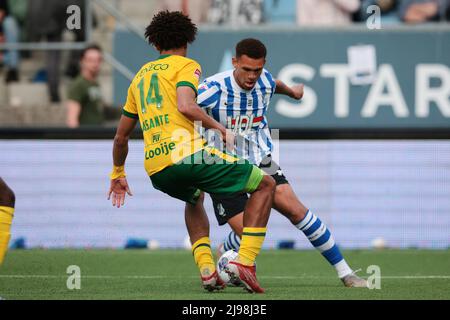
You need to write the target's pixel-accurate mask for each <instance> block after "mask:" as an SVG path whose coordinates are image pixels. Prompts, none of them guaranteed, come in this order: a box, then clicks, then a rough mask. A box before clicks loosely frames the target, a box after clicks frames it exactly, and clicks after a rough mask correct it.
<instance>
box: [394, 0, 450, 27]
mask: <svg viewBox="0 0 450 320" xmlns="http://www.w3.org/2000/svg"><path fill="white" fill-rule="evenodd" d="M449 6H450V1H449V0H400V7H399V12H398V14H399V16H400V19H402V20H403V21H405V22H406V23H423V22H433V21H440V20H442V21H443V20H446V16H447V13H448V9H449Z"/></svg>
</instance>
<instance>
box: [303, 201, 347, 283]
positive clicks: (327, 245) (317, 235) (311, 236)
mask: <svg viewBox="0 0 450 320" xmlns="http://www.w3.org/2000/svg"><path fill="white" fill-rule="evenodd" d="M295 226H296V227H297V228H298V229H299V230H300V231H302V232H303V233H304V234H305V236H306V237H307V238H308V240H309V241H310V242H311V244H312V245H313V246H314V248H316V249H317V250H319V252H320V253H321V254H322V255H323V256H324V258H325V259H327V261H328V262H329V263H330V264H331V265H332V266H334V267H335V269H336V271H337V273H338V276H339V277H340V278H342V277H343V276H346V275H347V274H349V273H351V272H352V269H351V268H350V267H349V266H348V265H347V263H346V262H345V260H344V257H343V256H342V254H341V251H340V250H339V248H338V246H337V245H336V243H335V242H334V238H333V236H332V235H331V232H330V230H328V228H327V226H326V225H325V224H324V223H323V222H322V221H321V220H320V219H319V218H318V217H317V216H316V215H315V214H314V213H312V212H311V211H310V210H308V212H307V213H306V216H305V217H304V218H303V220H302V221H300V222H299V223H298V224H296V225H295Z"/></svg>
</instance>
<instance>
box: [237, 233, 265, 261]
mask: <svg viewBox="0 0 450 320" xmlns="http://www.w3.org/2000/svg"><path fill="white" fill-rule="evenodd" d="M266 231H267V228H244V229H243V230H242V240H241V246H240V248H239V252H238V253H239V262H240V263H242V264H243V265H246V266H253V265H254V264H255V260H256V256H257V255H258V254H259V251H261V247H262V244H263V242H264V238H265V237H266Z"/></svg>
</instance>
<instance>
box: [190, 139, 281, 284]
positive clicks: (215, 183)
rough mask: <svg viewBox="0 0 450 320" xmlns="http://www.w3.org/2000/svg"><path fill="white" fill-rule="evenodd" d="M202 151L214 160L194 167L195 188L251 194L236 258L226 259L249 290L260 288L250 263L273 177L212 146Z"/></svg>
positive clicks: (260, 241) (264, 222)
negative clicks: (234, 259) (235, 259)
mask: <svg viewBox="0 0 450 320" xmlns="http://www.w3.org/2000/svg"><path fill="white" fill-rule="evenodd" d="M205 152H206V153H209V154H207V155H206V157H209V159H212V160H213V161H214V163H216V164H214V165H204V166H202V165H198V166H196V167H195V168H194V170H193V171H195V176H197V177H199V179H198V180H197V183H198V185H196V186H197V187H198V188H199V189H201V190H204V191H205V192H208V193H210V194H236V193H250V194H251V195H250V198H249V200H248V201H247V204H246V206H245V209H244V214H243V230H242V240H241V246H240V248H239V252H238V261H236V262H234V261H233V262H230V263H229V265H232V264H233V266H230V269H229V270H228V271H229V272H230V273H231V274H232V275H234V276H237V277H239V278H240V280H241V281H242V282H243V283H244V284H245V286H246V288H247V290H249V291H250V292H264V290H263V289H262V288H261V287H260V286H259V284H258V282H257V280H256V274H255V268H254V264H255V260H256V257H257V256H258V254H259V252H260V250H261V247H262V244H263V242H264V239H265V235H266V229H267V228H266V226H267V222H268V220H269V214H270V209H271V207H272V201H273V195H274V191H275V181H274V180H273V178H272V177H270V176H267V175H265V174H264V172H263V171H262V170H261V169H259V168H258V167H256V166H254V165H252V164H250V163H249V162H248V161H240V159H239V158H236V157H234V156H230V155H227V154H224V153H222V152H220V151H218V150H216V149H213V148H212V149H209V150H205ZM221 159H222V161H220V160H221ZM217 160H219V161H217ZM223 160H225V161H223Z"/></svg>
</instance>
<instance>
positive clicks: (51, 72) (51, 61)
mask: <svg viewBox="0 0 450 320" xmlns="http://www.w3.org/2000/svg"><path fill="white" fill-rule="evenodd" d="M28 6H29V7H28V14H27V20H26V27H27V34H28V37H29V40H30V41H39V40H41V39H42V38H44V39H45V40H47V41H48V42H61V40H62V33H63V30H64V29H65V28H66V17H67V14H66V9H67V3H66V1H62V0H32V1H31V0H30V1H29V3H28ZM60 63H61V51H60V50H49V51H47V77H48V89H49V93H50V100H51V101H52V102H60V101H61V99H60V95H59V80H60V74H59V68H60Z"/></svg>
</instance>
